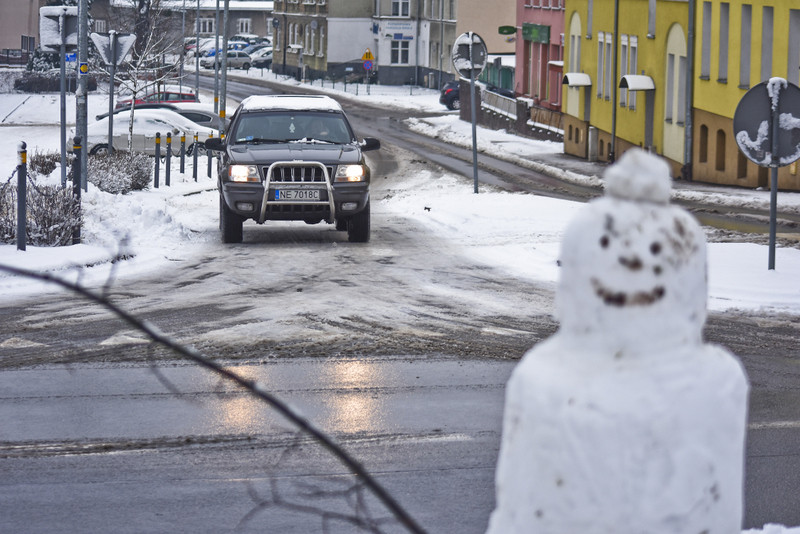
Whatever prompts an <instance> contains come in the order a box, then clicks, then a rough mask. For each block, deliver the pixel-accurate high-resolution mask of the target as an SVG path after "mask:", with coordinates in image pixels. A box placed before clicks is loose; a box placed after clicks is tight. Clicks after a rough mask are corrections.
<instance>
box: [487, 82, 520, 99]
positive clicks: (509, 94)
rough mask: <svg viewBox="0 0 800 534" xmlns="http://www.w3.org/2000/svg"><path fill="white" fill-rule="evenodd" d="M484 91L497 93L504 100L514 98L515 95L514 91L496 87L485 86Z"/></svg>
mask: <svg viewBox="0 0 800 534" xmlns="http://www.w3.org/2000/svg"><path fill="white" fill-rule="evenodd" d="M486 90H487V91H490V92H492V93H497V94H498V95H502V96H504V97H506V98H516V97H517V95H515V94H514V91H512V90H511V89H503V88H502V87H497V86H496V85H491V84H490V85H487V86H486Z"/></svg>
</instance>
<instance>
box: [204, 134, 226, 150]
mask: <svg viewBox="0 0 800 534" xmlns="http://www.w3.org/2000/svg"><path fill="white" fill-rule="evenodd" d="M203 144H204V145H205V147H206V148H207V149H208V150H216V151H217V152H222V151H223V150H225V143H224V142H223V141H222V139H220V138H219V137H211V138H209V139H206V140H205V141H203Z"/></svg>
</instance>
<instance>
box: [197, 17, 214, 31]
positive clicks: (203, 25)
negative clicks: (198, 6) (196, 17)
mask: <svg viewBox="0 0 800 534" xmlns="http://www.w3.org/2000/svg"><path fill="white" fill-rule="evenodd" d="M200 33H204V34H209V33H214V19H200Z"/></svg>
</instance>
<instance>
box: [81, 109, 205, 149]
mask: <svg viewBox="0 0 800 534" xmlns="http://www.w3.org/2000/svg"><path fill="white" fill-rule="evenodd" d="M129 122H130V111H121V112H119V113H115V114H114V140H113V142H114V150H123V151H127V150H128V137H129V135H128V133H129V130H128V127H129ZM157 133H160V134H161V154H165V153H166V146H167V134H168V133H171V134H172V152H173V154H175V155H177V154H178V153H179V151H180V142H181V135H184V136H186V148H187V153H188V154H191V151H192V150H193V149H194V146H193V145H194V136H195V134H197V143H198V148H200V149H201V150H203V151H204V150H205V149H204V148H203V142H204V141H205V140H206V139H208V138H209V137H217V136H218V135H219V132H218V131H217V130H215V129H213V128H208V127H206V126H201V125H199V124H197V123H195V122H192V121H190V120H189V119H187V118H186V117H184V116H182V115H179V114H178V113H176V112H174V111H172V110H169V109H155V108H154V109H140V110H135V111H134V115H133V138H132V142H131V150H132V151H133V152H142V153H145V154H148V155H150V156H155V139H156V134H157ZM74 135H75V129H74V128H72V129H71V130H70V136H74ZM68 146H69V144H68ZM83 147H84V149H85V150H88V151H89V154H93V155H94V154H100V153H103V152H105V151H107V150H108V117H104V118H102V119H100V120H98V121H95V122H93V123H91V124H89V125H88V126H87V138H86V140H84V141H83ZM70 148H71V147H70Z"/></svg>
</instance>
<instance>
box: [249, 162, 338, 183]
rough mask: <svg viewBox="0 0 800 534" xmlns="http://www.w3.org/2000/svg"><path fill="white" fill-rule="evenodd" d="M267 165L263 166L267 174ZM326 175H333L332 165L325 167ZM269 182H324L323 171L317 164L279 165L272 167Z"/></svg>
mask: <svg viewBox="0 0 800 534" xmlns="http://www.w3.org/2000/svg"><path fill="white" fill-rule="evenodd" d="M268 169H269V167H264V174H267V170H268ZM327 170H328V176H331V175H333V167H327ZM270 182H281V183H287V182H325V173H324V172H323V171H322V168H321V167H320V166H318V165H308V166H306V165H285V166H284V165H280V166H274V167H273V168H272V176H271V177H270Z"/></svg>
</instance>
